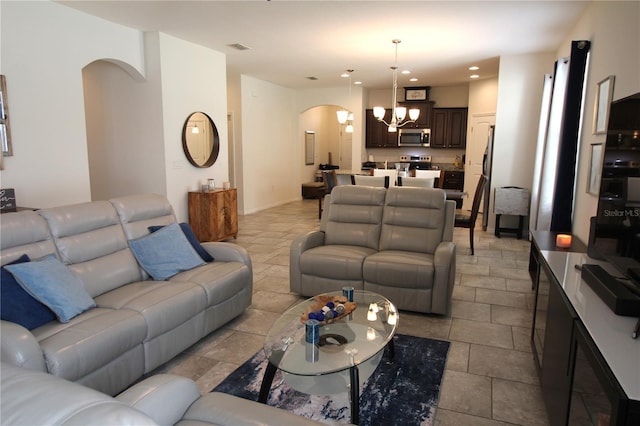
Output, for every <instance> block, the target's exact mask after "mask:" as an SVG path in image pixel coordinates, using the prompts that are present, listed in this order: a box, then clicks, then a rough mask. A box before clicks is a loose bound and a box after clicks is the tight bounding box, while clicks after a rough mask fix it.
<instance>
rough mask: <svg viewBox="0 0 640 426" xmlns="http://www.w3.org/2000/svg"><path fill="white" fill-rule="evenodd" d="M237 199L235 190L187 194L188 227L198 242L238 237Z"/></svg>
mask: <svg viewBox="0 0 640 426" xmlns="http://www.w3.org/2000/svg"><path fill="white" fill-rule="evenodd" d="M237 197H238V193H237V190H236V189H235V188H231V189H215V190H213V191H206V192H202V191H197V192H189V225H191V228H192V229H193V232H194V233H195V234H196V237H197V238H198V240H199V241H200V242H205V241H222V240H226V239H229V238H231V237H233V238H236V237H237V236H238V198H237Z"/></svg>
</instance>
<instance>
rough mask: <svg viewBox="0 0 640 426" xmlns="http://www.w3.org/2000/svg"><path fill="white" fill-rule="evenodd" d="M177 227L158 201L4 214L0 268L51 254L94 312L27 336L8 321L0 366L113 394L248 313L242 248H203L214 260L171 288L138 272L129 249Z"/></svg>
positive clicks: (182, 275) (249, 280) (146, 198)
mask: <svg viewBox="0 0 640 426" xmlns="http://www.w3.org/2000/svg"><path fill="white" fill-rule="evenodd" d="M175 222H176V218H175V215H174V212H173V208H172V207H171V205H170V204H169V202H168V201H167V199H166V198H165V197H164V196H160V195H137V196H129V197H121V198H116V199H112V200H110V201H95V202H88V203H82V204H76V205H68V206H61V207H55V208H47V209H42V210H39V211H37V212H36V211H22V212H17V213H6V214H3V215H2V217H0V244H1V246H0V248H1V251H0V263H1V264H2V265H6V264H8V263H10V262H13V261H14V260H16V259H18V258H19V257H20V256H22V255H24V254H26V255H28V256H29V258H30V259H31V260H34V259H39V258H43V257H45V256H47V255H51V254H53V255H54V256H56V257H57V258H58V259H59V260H60V262H61V263H62V264H64V265H66V267H67V268H68V269H69V270H70V271H71V272H72V273H73V275H75V276H76V277H79V278H80V280H81V282H82V284H83V285H84V288H85V289H86V293H88V294H89V296H90V297H91V298H92V299H93V301H94V302H95V305H96V307H94V308H91V309H88V310H86V311H85V312H82V313H81V314H79V315H77V316H75V317H74V318H72V319H71V320H70V321H68V322H66V323H62V322H59V321H57V320H55V319H54V320H53V321H49V322H46V323H45V324H43V325H40V326H37V327H35V328H32V329H30V330H29V329H27V328H25V327H23V326H21V325H18V324H16V323H14V322H9V321H2V322H1V323H0V325H1V329H0V333H1V336H0V349H1V356H2V361H3V362H5V363H11V364H14V365H17V366H21V367H24V368H27V369H32V370H39V371H44V372H48V373H50V374H53V375H55V376H60V377H62V378H64V379H67V380H69V381H72V382H78V383H80V384H83V385H86V386H88V387H90V388H93V389H96V390H99V391H101V392H104V393H107V394H109V395H115V394H117V393H118V392H120V391H122V390H123V389H125V388H127V387H128V386H130V385H131V384H132V383H134V382H135V381H136V380H138V379H139V378H140V377H142V376H143V375H144V374H146V373H149V372H150V371H152V370H153V369H155V368H156V367H158V366H160V365H161V364H163V363H165V362H167V361H169V360H170V359H172V358H173V357H174V356H176V355H177V354H179V353H180V352H182V351H183V350H184V349H186V348H188V347H189V346H191V345H193V344H194V343H196V342H197V341H198V340H200V339H201V338H202V337H204V336H206V335H207V334H209V333H211V332H212V331H213V330H216V329H217V328H219V327H221V326H222V325H223V324H225V323H226V322H228V321H229V320H231V319H233V318H234V317H236V316H238V315H240V314H241V313H242V312H244V310H245V309H246V308H247V307H248V306H249V305H250V304H251V297H252V285H253V272H252V267H251V260H250V258H249V256H248V254H247V252H246V250H244V249H243V248H242V247H240V246H238V245H236V244H232V243H225V242H219V243H214V242H211V243H203V244H202V247H203V248H204V249H205V250H206V251H207V252H208V253H210V254H211V255H212V256H213V257H214V259H215V260H214V261H213V262H210V263H206V264H203V265H201V266H197V267H195V268H192V269H190V270H186V271H184V272H179V273H177V274H176V275H174V276H172V277H171V278H169V279H168V280H163V281H156V280H152V279H150V278H149V275H148V274H147V272H146V271H145V270H144V269H143V268H142V267H141V266H140V265H139V263H138V262H137V260H136V258H135V257H134V255H133V253H132V250H131V248H130V246H129V240H134V239H137V238H139V237H143V236H146V235H148V234H149V232H150V231H149V229H148V228H149V227H150V226H166V225H170V224H173V223H175ZM176 226H177V225H176ZM173 227H174V228H175V226H173ZM166 228H169V226H167V227H166ZM158 232H160V231H158ZM60 262H58V263H60ZM203 263H204V262H203ZM3 285H4V283H3ZM3 291H4V290H3ZM3 303H4V302H3ZM4 314H5V313H4V312H3V318H5V315H4Z"/></svg>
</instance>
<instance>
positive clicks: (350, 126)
mask: <svg viewBox="0 0 640 426" xmlns="http://www.w3.org/2000/svg"><path fill="white" fill-rule="evenodd" d="M344 131H345V132H346V133H353V113H352V112H351V113H349V116H348V117H347V127H345V128H344Z"/></svg>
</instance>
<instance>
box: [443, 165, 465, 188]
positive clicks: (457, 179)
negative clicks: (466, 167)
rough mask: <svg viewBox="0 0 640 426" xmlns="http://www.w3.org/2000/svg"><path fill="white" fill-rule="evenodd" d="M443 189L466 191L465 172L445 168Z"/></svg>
mask: <svg viewBox="0 0 640 426" xmlns="http://www.w3.org/2000/svg"><path fill="white" fill-rule="evenodd" d="M442 189H453V190H455V191H464V172H463V171H461V170H445V171H444V178H443V182H442Z"/></svg>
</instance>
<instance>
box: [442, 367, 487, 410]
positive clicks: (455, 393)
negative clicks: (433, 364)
mask: <svg viewBox="0 0 640 426" xmlns="http://www.w3.org/2000/svg"><path fill="white" fill-rule="evenodd" d="M438 408H439V409H440V408H444V409H446V410H451V411H456V412H459V413H465V414H471V415H473V416H480V417H485V418H491V379H490V378H489V377H483V376H478V375H475V374H468V373H461V372H459V371H454V370H445V372H444V378H443V380H442V388H441V390H440V401H439V403H438Z"/></svg>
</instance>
